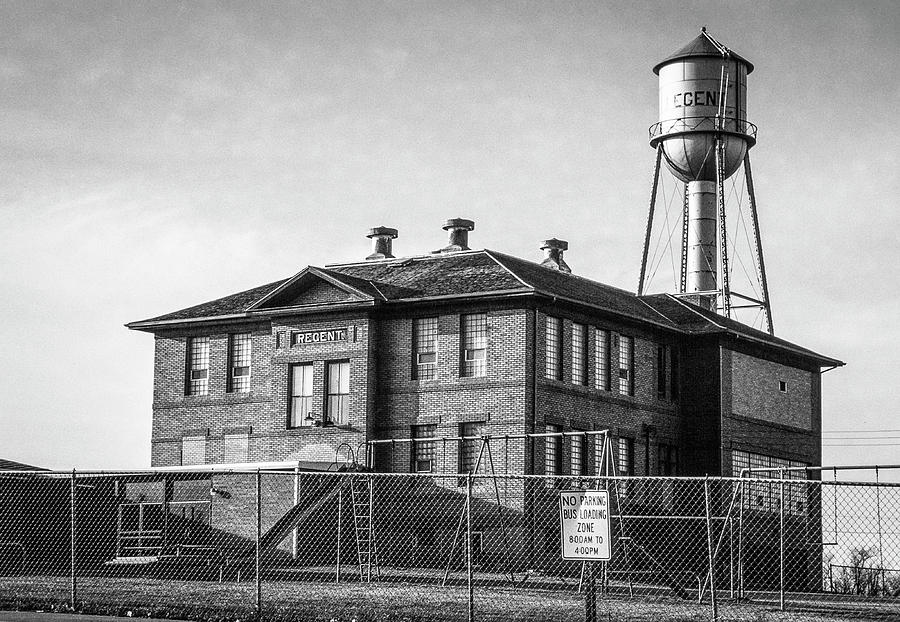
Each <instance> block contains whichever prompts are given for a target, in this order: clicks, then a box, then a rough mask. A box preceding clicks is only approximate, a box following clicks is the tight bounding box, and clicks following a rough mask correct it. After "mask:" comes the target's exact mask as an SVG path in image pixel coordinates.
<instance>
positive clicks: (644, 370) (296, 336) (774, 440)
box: [128, 219, 841, 475]
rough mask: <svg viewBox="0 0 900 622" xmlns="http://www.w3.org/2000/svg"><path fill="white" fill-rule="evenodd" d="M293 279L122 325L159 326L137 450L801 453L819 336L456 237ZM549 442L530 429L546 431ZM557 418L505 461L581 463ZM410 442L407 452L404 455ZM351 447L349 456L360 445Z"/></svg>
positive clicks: (788, 458) (727, 460) (730, 457)
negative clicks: (596, 437)
mask: <svg viewBox="0 0 900 622" xmlns="http://www.w3.org/2000/svg"><path fill="white" fill-rule="evenodd" d="M444 228H445V229H446V230H448V231H449V232H450V240H449V244H448V245H447V246H446V247H444V248H442V249H441V250H439V251H435V252H432V253H428V254H422V255H418V256H412V257H404V258H395V257H393V256H392V254H391V240H392V238H393V237H395V236H396V231H395V230H393V229H388V228H384V227H381V228H377V229H373V230H372V231H371V233H370V235H369V237H370V238H372V239H373V240H374V246H375V249H374V252H373V253H372V254H371V255H370V256H369V257H368V258H367V259H366V260H364V261H360V262H358V263H348V264H339V265H329V266H327V267H325V268H316V267H311V266H310V267H307V268H305V269H303V270H302V271H300V272H299V273H298V274H296V275H295V276H293V277H290V278H287V279H284V280H281V281H276V282H273V283H269V284H267V285H262V286H259V287H255V288H253V289H249V290H247V291H244V292H240V293H237V294H233V295H230V296H226V297H224V298H220V299H218V300H214V301H211V302H208V303H204V304H200V305H197V306H194V307H190V308H187V309H184V310H181V311H176V312H174V313H169V314H166V315H163V316H160V317H155V318H151V319H148V320H143V321H140V322H134V323H131V324H129V325H128V327H129V328H132V329H135V330H142V331H147V332H152V333H153V334H154V335H155V338H156V354H155V367H154V370H155V382H154V396H153V438H152V462H153V466H176V465H192V464H210V463H212V464H216V463H248V462H271V461H282V460H296V461H301V462H304V463H308V466H309V467H310V468H316V467H317V466H318V467H324V466H326V465H328V464H330V463H331V462H333V461H334V460H335V451H336V449H337V447H338V446H339V445H340V444H341V443H348V444H349V445H350V446H351V447H354V448H360V447H363V446H364V445H365V444H366V443H367V442H369V441H374V440H378V439H391V438H397V439H400V438H403V439H405V438H410V437H415V438H423V439H428V438H434V439H441V438H456V437H459V436H480V435H484V434H488V435H491V436H494V437H502V436H503V435H520V434H532V433H545V432H566V431H577V430H599V429H609V430H611V431H612V432H613V434H614V436H615V438H616V439H617V447H618V449H617V454H618V458H619V460H618V463H619V468H620V470H621V471H622V472H623V473H626V474H676V473H677V474H683V475H703V474H710V475H719V474H722V475H730V474H732V473H736V472H737V470H738V469H739V468H740V467H742V466H749V465H751V464H753V465H758V464H771V465H774V466H777V465H780V464H784V465H789V464H818V463H819V462H820V456H821V453H820V452H821V445H820V431H821V385H820V372H821V370H822V368H825V367H833V366H837V365H841V362H840V361H838V360H836V359H833V358H830V357H827V356H823V355H820V354H816V353H814V352H811V351H810V350H807V349H805V348H802V347H800V346H797V345H795V344H792V343H789V342H787V341H784V340H782V339H779V338H776V337H773V336H771V335H768V334H766V333H763V332H761V331H758V330H754V329H752V328H750V327H748V326H745V325H743V324H740V323H738V322H735V321H733V320H729V319H727V318H723V317H721V316H719V315H716V314H714V313H712V312H710V311H707V310H705V309H703V308H701V307H698V306H695V305H693V304H691V303H689V302H686V301H684V300H681V299H678V298H676V297H673V296H670V295H651V296H641V297H638V296H636V295H634V294H632V293H630V292H626V291H623V290H621V289H618V288H614V287H610V286H607V285H604V284H602V283H598V282H596V281H592V280H590V279H586V278H584V277H581V276H578V275H576V274H573V273H571V271H570V270H569V267H568V265H567V264H566V262H565V260H564V259H563V252H564V251H565V250H566V249H567V245H566V243H565V242H563V241H560V240H556V239H552V240H547V241H546V242H545V243H544V244H543V246H542V248H543V250H544V251H545V254H546V257H545V259H544V260H543V262H541V263H538V262H531V261H527V260H523V259H519V258H516V257H512V256H509V255H506V254H504V253H500V252H497V251H492V250H470V249H469V248H468V232H469V231H470V230H471V229H473V228H474V224H473V223H472V222H471V221H466V220H462V219H456V220H451V221H448V222H447V224H446V225H445V227H444ZM545 445H546V447H545ZM586 445H587V441H586V439H582V438H581V437H577V436H573V437H567V438H565V439H562V438H560V439H552V440H550V441H547V442H546V443H545V442H541V443H527V442H521V443H518V444H512V445H508V447H507V450H508V453H509V455H507V456H504V457H503V461H504V465H505V467H506V468H507V469H508V470H509V471H510V472H513V473H534V474H545V473H554V472H555V473H560V474H568V473H576V472H577V473H590V472H592V470H593V469H594V467H595V456H593V455H592V454H593V453H594V452H593V451H592V450H591V448H590V447H588V446H586ZM378 447H379V451H377V452H376V458H375V466H376V467H377V468H379V469H382V470H391V471H407V470H429V471H437V472H442V473H451V472H453V473H455V472H457V471H460V470H463V471H464V470H466V467H467V460H470V459H471V457H472V456H471V454H472V453H473V451H471V448H467V447H466V442H464V441H462V442H455V443H449V446H448V443H443V442H437V441H436V442H434V443H431V442H424V441H423V442H419V443H405V444H397V445H394V446H393V448H392V449H391V450H390V451H389V452H388V449H386V448H385V446H378ZM416 454H418V455H416ZM360 455H363V454H362V452H360Z"/></svg>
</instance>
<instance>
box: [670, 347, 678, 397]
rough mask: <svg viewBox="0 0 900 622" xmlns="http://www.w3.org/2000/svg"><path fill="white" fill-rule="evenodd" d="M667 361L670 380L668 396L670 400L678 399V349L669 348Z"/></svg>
mask: <svg viewBox="0 0 900 622" xmlns="http://www.w3.org/2000/svg"><path fill="white" fill-rule="evenodd" d="M669 359H670V365H671V373H672V378H671V379H670V381H669V395H670V396H671V398H672V400H677V399H678V380H679V379H678V373H679V372H678V349H677V348H669Z"/></svg>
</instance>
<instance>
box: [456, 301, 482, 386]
mask: <svg viewBox="0 0 900 622" xmlns="http://www.w3.org/2000/svg"><path fill="white" fill-rule="evenodd" d="M487 346H488V335H487V314H486V313H470V314H468V315H464V316H462V365H461V369H460V375H462V376H466V377H472V376H484V375H486V373H487Z"/></svg>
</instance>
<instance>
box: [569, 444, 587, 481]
mask: <svg viewBox="0 0 900 622" xmlns="http://www.w3.org/2000/svg"><path fill="white" fill-rule="evenodd" d="M584 467H585V462H584V436H583V435H582V436H577V435H573V436H570V437H569V475H584V474H585V473H586V470H585V468H584Z"/></svg>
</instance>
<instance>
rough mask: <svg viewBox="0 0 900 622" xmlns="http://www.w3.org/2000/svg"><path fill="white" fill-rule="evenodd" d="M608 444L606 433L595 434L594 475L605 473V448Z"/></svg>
mask: <svg viewBox="0 0 900 622" xmlns="http://www.w3.org/2000/svg"><path fill="white" fill-rule="evenodd" d="M604 445H606V435H605V434H603V435H599V434H598V435H596V436H594V475H602V474H603V464H604V460H603V458H604V456H603V448H604Z"/></svg>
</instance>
